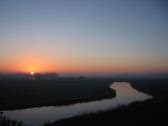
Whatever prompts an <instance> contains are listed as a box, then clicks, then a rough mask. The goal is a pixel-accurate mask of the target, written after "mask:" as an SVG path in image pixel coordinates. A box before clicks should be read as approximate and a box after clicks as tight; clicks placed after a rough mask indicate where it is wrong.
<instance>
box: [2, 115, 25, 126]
mask: <svg viewBox="0 0 168 126" xmlns="http://www.w3.org/2000/svg"><path fill="white" fill-rule="evenodd" d="M22 124H23V123H22V122H20V121H16V120H10V119H8V118H7V117H5V116H3V113H2V112H0V126H22Z"/></svg>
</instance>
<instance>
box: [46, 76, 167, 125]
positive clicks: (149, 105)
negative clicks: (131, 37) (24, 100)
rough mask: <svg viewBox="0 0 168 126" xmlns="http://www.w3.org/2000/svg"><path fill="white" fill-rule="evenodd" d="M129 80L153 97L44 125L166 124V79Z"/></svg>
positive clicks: (136, 87)
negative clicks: (144, 100)
mask: <svg viewBox="0 0 168 126" xmlns="http://www.w3.org/2000/svg"><path fill="white" fill-rule="evenodd" d="M120 81H121V80H120ZM125 81H126V80H125ZM127 81H128V80H127ZM129 81H130V82H131V84H132V86H133V87H134V88H135V89H137V90H139V91H142V92H145V93H147V94H150V95H152V96H154V98H153V99H152V100H148V101H146V102H136V103H133V104H130V105H129V106H122V107H120V108H117V109H115V110H110V111H105V112H97V113H90V114H86V115H82V116H77V117H73V118H69V119H64V120H60V121H57V122H55V123H51V124H50V123H47V124H46V125H45V126H79V125H80V126H86V125H96V126H104V125H154V124H158V125H165V124H167V116H166V115H167V113H168V107H167V106H168V79H162V80H160V79H143V80H142V79H141V80H132V81H131V80H129Z"/></svg>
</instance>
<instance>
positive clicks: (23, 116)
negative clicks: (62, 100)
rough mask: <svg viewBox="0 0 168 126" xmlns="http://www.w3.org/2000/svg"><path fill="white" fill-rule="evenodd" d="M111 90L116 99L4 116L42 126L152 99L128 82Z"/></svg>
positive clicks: (118, 84)
mask: <svg viewBox="0 0 168 126" xmlns="http://www.w3.org/2000/svg"><path fill="white" fill-rule="evenodd" d="M110 88H113V89H114V90H115V91H116V97H115V98H112V99H104V100H99V101H91V102H86V103H77V104H72V105H66V106H58V107H57V106H56V107H54V106H53V107H39V108H30V109H22V110H14V111H4V114H5V115H6V116H7V117H9V118H11V119H15V120H19V121H22V122H24V124H25V126H41V125H42V124H44V123H45V122H54V121H58V120H60V119H65V118H70V117H74V116H78V115H82V114H87V113H94V112H97V111H105V110H109V109H114V108H116V107H119V106H122V105H128V104H130V103H132V102H135V101H145V100H147V99H151V98H152V96H149V95H148V94H145V93H142V92H139V91H137V90H136V89H134V88H133V87H132V86H131V85H130V83H126V82H114V83H113V84H112V85H111V86H110Z"/></svg>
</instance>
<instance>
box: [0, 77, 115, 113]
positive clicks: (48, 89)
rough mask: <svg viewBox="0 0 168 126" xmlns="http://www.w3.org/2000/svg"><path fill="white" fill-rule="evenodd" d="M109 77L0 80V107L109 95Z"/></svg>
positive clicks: (54, 103) (29, 105)
mask: <svg viewBox="0 0 168 126" xmlns="http://www.w3.org/2000/svg"><path fill="white" fill-rule="evenodd" d="M111 82H112V81H111V80H110V79H70V80H1V81H0V110H12V109H23V108H31V107H40V106H56V105H57V106H58V105H67V104H72V103H76V102H86V101H93V100H100V99H104V98H112V97H114V96H115V91H114V90H112V89H109V85H110V84H111Z"/></svg>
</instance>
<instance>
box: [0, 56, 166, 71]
mask: <svg viewBox="0 0 168 126" xmlns="http://www.w3.org/2000/svg"><path fill="white" fill-rule="evenodd" d="M68 62H69V63H68ZM32 71H33V72H63V73H66V72H67V73H87V72H88V73H89V72H97V73H106V72H107V73H108V72H113V73H124V72H144V73H146V72H167V71H168V68H167V67H165V66H163V67H161V66H159V65H158V66H156V65H155V66H154V65H150V64H135V63H132V64H130V63H111V64H110V63H108V64H104V63H97V64H96V62H93V63H91V62H76V63H75V62H71V61H59V60H57V62H55V60H51V59H47V58H42V57H41V58H40V57H38V58H37V57H36V58H35V57H34V58H32V57H27V58H26V57H24V58H21V59H20V60H19V59H18V60H16V59H11V60H10V61H8V63H4V64H3V63H0V72H32Z"/></svg>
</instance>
